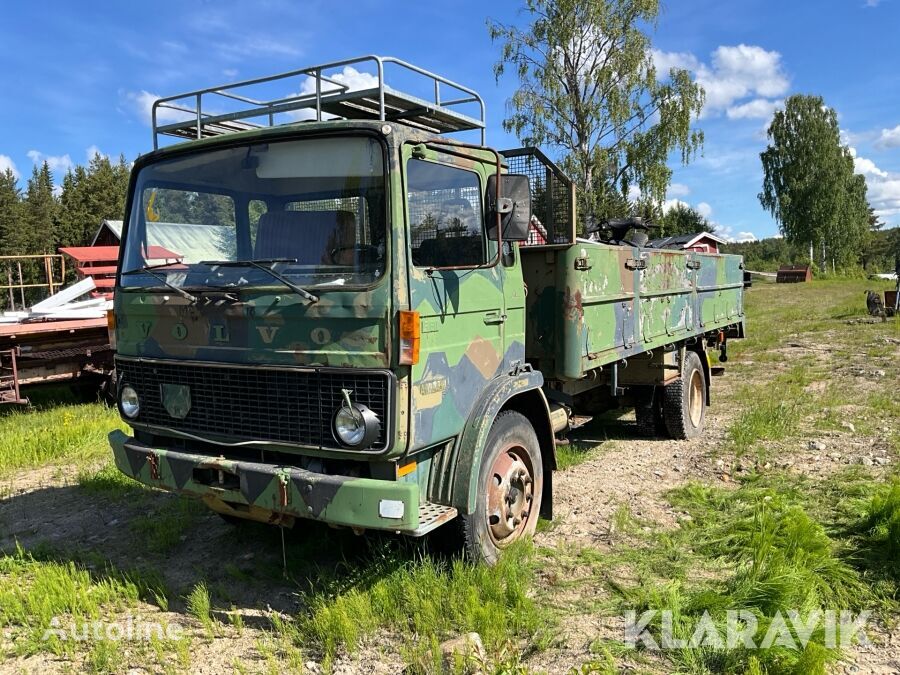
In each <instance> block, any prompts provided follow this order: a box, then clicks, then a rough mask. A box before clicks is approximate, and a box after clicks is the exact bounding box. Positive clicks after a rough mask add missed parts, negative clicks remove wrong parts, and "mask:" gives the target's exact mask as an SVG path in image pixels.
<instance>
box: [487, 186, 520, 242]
mask: <svg viewBox="0 0 900 675" xmlns="http://www.w3.org/2000/svg"><path fill="white" fill-rule="evenodd" d="M486 201H487V205H488V218H489V220H488V239H491V240H492V241H496V240H497V227H496V223H497V214H498V213H499V214H500V224H501V227H502V228H503V240H504V241H526V240H527V239H528V227H529V225H530V223H531V183H530V182H529V181H528V176H519V175H516V174H508V173H507V174H502V175H501V176H500V200H499V201H497V176H496V175H493V176H489V177H488V180H487V200H486Z"/></svg>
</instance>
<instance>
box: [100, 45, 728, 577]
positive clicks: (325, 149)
mask: <svg viewBox="0 0 900 675" xmlns="http://www.w3.org/2000/svg"><path fill="white" fill-rule="evenodd" d="M351 67H352V70H351V69H350V68H351ZM367 68H368V69H369V70H370V71H372V73H371V74H365V73H364V72H363V71H364V70H366V69H367ZM350 75H355V76H358V77H355V79H354V82H353V84H352V85H351V84H350V83H349V82H348V77H349V76H350ZM390 78H396V79H392V80H391V81H392V82H399V83H403V90H401V89H400V88H399V87H398V88H394V87H391V86H389V85H388V84H387V80H388V79H390ZM298 87H299V88H300V89H301V93H300V94H290V95H284V92H285V91H297V89H298ZM253 88H255V90H256V92H257V93H256V94H254V95H253V96H251V95H250V94H249V93H248V92H249V91H251V90H253ZM413 91H414V92H415V93H408V92H413ZM422 91H425V92H427V93H424V94H423V93H422ZM484 119H485V117H484V104H483V102H482V99H481V98H480V97H479V96H478V94H477V93H476V92H474V91H472V90H471V89H468V88H466V87H463V86H461V85H459V84H455V83H453V82H451V81H449V80H447V79H445V78H443V77H441V76H439V75H435V74H433V73H429V72H427V71H424V70H422V69H420V68H417V67H415V66H412V65H410V64H407V63H404V62H402V61H399V60H397V59H393V58H386V57H374V56H369V57H362V58H359V59H352V60H348V61H343V62H337V63H330V64H323V65H321V66H315V67H312V68H305V69H303V70H298V71H293V72H290V73H284V74H280V75H276V76H272V77H267V78H261V79H258V80H249V81H244V82H240V83H237V84H231V85H226V86H222V87H215V88H211V89H205V90H200V91H196V92H190V93H188V94H184V95H179V96H175V97H171V98H167V99H161V100H159V101H157V102H156V104H155V105H154V107H153V127H154V129H153V131H154V151H153V152H151V153H149V154H147V155H145V156H143V157H141V158H140V159H139V160H138V161H137V162H136V164H135V167H134V171H133V172H132V178H131V186H130V189H129V197H128V206H127V215H126V219H125V225H124V230H123V246H122V252H121V260H120V265H119V274H118V277H117V281H116V292H115V309H114V312H113V314H112V315H111V317H110V328H111V330H112V331H113V333H114V336H115V339H116V344H117V357H116V365H117V372H118V401H119V403H118V404H119V409H120V412H121V415H122V417H123V418H124V420H125V421H126V422H127V423H128V424H129V425H130V426H131V427H132V428H133V434H132V435H131V436H128V435H126V434H124V433H122V432H120V431H114V432H112V433H111V434H110V437H109V440H110V443H111V445H112V448H113V452H114V455H115V461H116V464H117V466H118V468H119V469H120V470H121V471H123V472H124V473H126V474H127V475H129V476H131V477H133V478H135V479H136V480H138V481H140V482H142V483H144V484H146V485H149V486H153V487H156V488H160V489H163V490H169V491H171V492H176V493H180V494H185V495H191V496H194V497H196V498H199V499H201V500H203V501H204V502H205V503H206V504H207V505H208V506H209V507H210V508H211V509H213V510H215V511H216V512H218V513H220V514H222V516H223V517H225V519H226V520H238V519H250V520H256V521H263V522H268V523H273V524H278V525H281V526H292V525H294V524H295V523H298V522H301V521H302V520H303V519H315V520H319V521H324V522H327V523H330V524H333V525H336V526H346V527H350V528H353V529H354V530H356V531H364V530H369V529H372V530H388V531H393V532H397V533H403V534H407V535H411V536H421V535H424V534H426V533H427V532H430V531H432V530H434V529H435V528H437V527H439V526H441V525H445V524H447V525H449V524H450V523H451V522H452V523H453V524H454V526H458V528H459V530H460V531H461V533H462V535H463V539H462V541H464V543H465V546H466V548H467V549H468V551H469V553H470V554H471V555H472V556H473V557H475V558H477V559H483V560H486V561H488V562H491V561H494V560H496V557H497V555H498V553H499V552H500V551H501V550H502V549H503V548H504V547H505V546H507V545H508V544H509V543H510V542H513V541H515V540H516V539H518V538H520V537H522V536H523V535H528V534H530V533H533V532H534V529H535V526H536V523H537V519H538V517H539V516H544V517H549V516H550V514H551V509H552V499H553V481H552V477H553V471H554V469H555V468H556V447H557V444H558V443H560V442H566V434H567V432H568V431H569V430H571V429H573V428H575V427H576V426H577V425H579V424H581V423H583V422H584V421H585V420H587V419H589V418H590V417H591V416H592V415H596V414H598V413H601V412H603V411H605V410H609V409H611V408H618V407H625V406H634V407H635V408H636V411H637V419H638V424H639V428H641V429H643V430H646V431H647V432H648V433H663V434H668V435H669V436H671V437H674V438H688V437H692V436H694V435H696V434H697V433H698V432H699V431H700V430H701V428H702V426H703V421H704V414H705V409H706V406H707V404H708V402H709V383H710V376H711V375H715V374H717V372H718V371H720V370H721V366H712V365H711V361H710V359H709V358H708V356H707V353H708V350H715V349H718V350H720V351H721V353H722V354H723V355H724V351H725V348H726V344H727V342H726V341H727V339H728V338H729V337H741V336H742V335H743V321H744V315H743V306H742V293H743V290H742V280H743V277H742V272H741V269H742V263H741V259H740V258H739V257H735V256H727V255H711V254H704V253H697V252H691V251H663V250H654V249H650V248H646V247H643V246H642V244H643V243H645V241H646V236H642V233H641V232H640V231H636V232H635V233H632V234H628V232H627V230H628V229H629V228H628V227H626V228H622V227H620V225H621V224H615V223H613V224H611V229H610V231H608V232H607V233H606V236H605V242H596V241H587V240H582V239H577V238H576V236H575V232H576V220H575V213H574V205H573V204H574V199H573V195H574V191H573V188H572V185H571V183H570V182H569V181H568V179H567V178H566V177H565V176H564V175H563V174H562V173H561V172H560V171H559V170H558V169H557V168H556V167H555V166H554V165H553V163H552V162H550V161H548V160H547V159H546V158H545V157H544V156H543V155H542V154H541V153H540V152H538V151H537V150H529V149H520V150H516V151H510V152H504V153H499V152H497V151H495V150H493V149H491V148H490V147H488V146H487V145H486V143H485V138H484V127H485V123H484ZM459 132H463V133H464V134H465V133H468V134H469V135H470V136H471V135H473V134H474V135H476V136H477V134H479V133H480V135H481V142H480V143H464V142H462V141H460V140H453V138H451V135H453V134H456V136H454V138H457V139H458V138H459V137H460V136H459ZM166 135H168V136H173V137H176V138H179V139H182V140H183V141H186V142H181V143H176V144H171V145H168V146H167V147H164V148H158V147H157V146H158V140H159V138H160V137H161V136H166ZM632 225H633V224H632ZM598 235H599V236H601V237H602V232H601V233H598ZM720 360H722V361H724V358H722V359H720Z"/></svg>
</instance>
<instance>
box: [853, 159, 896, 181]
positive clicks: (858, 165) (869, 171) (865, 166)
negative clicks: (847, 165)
mask: <svg viewBox="0 0 900 675" xmlns="http://www.w3.org/2000/svg"><path fill="white" fill-rule="evenodd" d="M853 168H854V170H855V171H856V173H861V174H862V175H863V176H865V177H866V178H869V177H870V176H874V177H877V178H887V177H888V173H887V171H882V170H881V169H879V168H878V167H877V166H875V162H873V161H872V160H871V159H866V158H865V157H856V156H854V159H853Z"/></svg>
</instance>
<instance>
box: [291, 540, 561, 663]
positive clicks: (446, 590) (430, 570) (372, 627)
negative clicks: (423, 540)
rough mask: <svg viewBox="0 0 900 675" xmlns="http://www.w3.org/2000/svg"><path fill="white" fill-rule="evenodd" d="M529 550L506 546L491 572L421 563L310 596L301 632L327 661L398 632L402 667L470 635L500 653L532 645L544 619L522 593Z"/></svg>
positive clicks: (530, 570) (459, 564) (529, 571)
mask: <svg viewBox="0 0 900 675" xmlns="http://www.w3.org/2000/svg"><path fill="white" fill-rule="evenodd" d="M533 574H534V562H533V559H532V555H531V549H530V545H526V544H523V545H519V546H514V547H511V548H510V549H509V550H508V551H507V552H506V553H505V554H504V556H503V557H502V558H501V560H500V562H499V563H498V564H497V565H496V566H495V567H486V566H484V565H472V564H470V563H468V562H465V561H463V560H460V559H454V560H451V561H446V562H445V561H440V560H436V559H434V558H430V557H425V558H421V559H419V560H416V561H413V562H408V563H406V564H402V565H400V566H399V567H396V568H395V569H393V570H392V571H388V572H387V573H385V574H383V575H379V576H378V577H377V578H375V579H374V581H373V582H372V583H368V584H364V585H360V586H356V587H353V588H350V589H348V590H343V591H341V592H340V593H337V594H333V595H321V594H312V595H310V597H309V598H308V604H309V607H310V611H309V613H308V614H307V615H305V616H301V617H300V619H299V621H298V627H299V629H300V631H301V633H302V634H303V635H304V636H305V637H307V638H309V639H311V640H312V641H313V642H314V643H315V644H317V645H319V646H320V648H321V649H322V651H323V652H324V654H325V657H326V662H327V661H328V660H330V659H331V658H333V656H334V655H335V653H336V652H337V650H338V648H345V649H347V650H348V651H349V652H353V651H355V650H356V649H357V648H358V647H359V645H360V643H361V641H362V640H363V639H364V638H366V637H367V636H370V635H372V634H373V633H374V632H375V631H377V630H379V629H386V630H389V631H391V633H395V634H396V633H399V637H400V639H402V640H404V641H405V642H406V644H407V645H409V649H408V653H407V654H406V655H405V656H406V659H407V661H408V662H410V663H412V664H415V663H425V662H428V658H427V656H426V655H427V653H428V652H429V650H431V649H432V646H433V642H434V641H435V640H436V641H437V642H440V640H442V639H444V638H446V637H450V636H455V635H459V634H463V633H468V632H471V631H474V632H477V633H479V635H481V637H482V639H483V641H484V644H485V647H486V649H487V650H488V651H489V652H490V653H492V654H499V653H500V652H501V651H502V649H503V647H504V646H505V645H506V644H507V642H508V640H510V639H511V638H523V637H528V638H534V637H535V635H536V633H538V631H539V629H541V628H545V627H546V623H545V622H546V621H547V620H548V619H547V617H546V616H545V614H544V613H543V612H542V610H541V609H540V607H539V605H538V604H537V603H535V601H534V600H533V599H532V597H531V596H530V594H529V590H530V588H531V585H532V583H533Z"/></svg>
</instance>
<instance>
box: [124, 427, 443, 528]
mask: <svg viewBox="0 0 900 675" xmlns="http://www.w3.org/2000/svg"><path fill="white" fill-rule="evenodd" d="M109 444H110V445H111V446H112V450H113V455H114V457H115V462H116V466H117V467H118V468H119V470H120V471H122V473H124V474H126V475H127V476H130V477H132V478H134V479H135V480H137V481H139V482H141V483H144V484H145V485H149V486H151V487H155V488H159V489H162V490H167V491H169V492H176V493H179V494H186V495H191V496H194V497H199V498H201V499H202V500H203V501H205V502H206V503H207V504H208V505H209V506H210V507H211V508H213V509H215V510H217V511H220V512H223V513H228V514H231V515H237V516H241V517H247V518H251V519H253V520H269V521H270V522H283V521H284V519H285V517H288V518H290V517H293V518H311V519H314V520H321V521H323V522H327V523H332V524H335V525H346V526H349V527H354V528H364V529H377V530H391V531H395V532H402V533H405V534H411V535H414V536H417V535H420V534H424V533H425V532H427V531H428V530H430V529H433V527H436V526H437V524H439V523H433V522H432V521H433V520H434V518H433V516H432V513H431V512H432V511H433V508H431V509H430V510H429V509H423V508H422V506H428V507H434V506H436V505H422V506H420V504H419V486H418V485H417V484H416V483H405V482H397V481H387V480H375V479H372V478H353V477H350V476H334V475H325V474H320V473H314V472H312V471H306V470H304V469H298V468H297V467H291V466H278V465H274V464H262V463H257V462H242V461H237V460H230V459H225V458H223V457H209V456H206V455H195V454H191V453H186V452H178V451H175V450H166V449H163V448H154V447H150V446H148V445H145V444H144V443H140V442H139V441H137V440H135V439H134V438H131V437H129V436H127V435H126V434H125V433H123V432H122V431H119V430H116V431H113V432H111V433H110V434H109ZM400 504H402V508H401V507H400ZM441 508H442V509H447V511H446V512H445V513H441V517H440V518H439V520H440V522H446V520H449V519H450V518H452V517H453V516H455V515H456V510H455V509H448V507H441ZM450 511H452V513H450ZM420 512H421V513H420ZM261 514H262V515H261Z"/></svg>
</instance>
